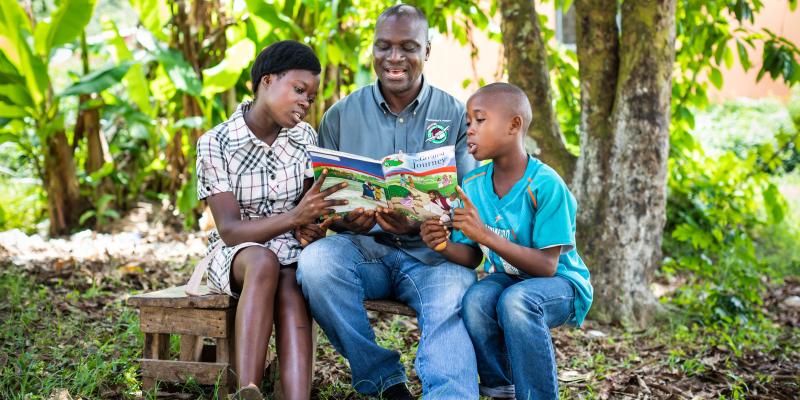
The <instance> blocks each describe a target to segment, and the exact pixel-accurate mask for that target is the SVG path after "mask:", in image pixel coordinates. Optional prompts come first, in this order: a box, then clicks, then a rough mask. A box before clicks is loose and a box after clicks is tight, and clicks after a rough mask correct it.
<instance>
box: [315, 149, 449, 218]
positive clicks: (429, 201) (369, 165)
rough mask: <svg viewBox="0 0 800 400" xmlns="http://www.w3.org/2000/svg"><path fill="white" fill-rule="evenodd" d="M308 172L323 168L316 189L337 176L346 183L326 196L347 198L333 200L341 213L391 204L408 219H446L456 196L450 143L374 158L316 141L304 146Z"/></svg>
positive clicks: (324, 187) (335, 179) (325, 185)
mask: <svg viewBox="0 0 800 400" xmlns="http://www.w3.org/2000/svg"><path fill="white" fill-rule="evenodd" d="M308 153H309V154H310V155H311V162H312V163H313V165H314V177H315V179H318V178H319V176H320V174H321V173H322V170H324V169H326V168H327V169H328V177H327V178H325V182H324V183H323V185H322V190H324V189H327V188H329V187H331V186H333V185H336V184H338V183H340V182H347V184H348V185H347V187H346V188H344V189H342V190H340V191H338V192H336V193H334V194H333V195H331V196H330V197H329V198H330V199H345V200H348V204H347V205H343V206H336V207H334V209H335V210H336V212H337V213H341V214H345V213H347V212H350V211H352V210H355V209H356V208H363V209H365V210H369V209H375V208H377V207H383V208H392V209H394V210H397V211H399V212H401V213H403V214H405V215H407V216H409V217H410V218H412V219H416V220H420V221H421V220H425V219H428V218H434V217H439V218H442V220H443V221H445V222H448V221H449V220H450V219H449V217H450V210H451V208H452V207H453V204H454V203H455V201H457V200H456V198H457V193H456V184H457V179H458V178H457V175H456V158H455V147H454V146H445V147H440V148H438V149H433V150H428V151H423V152H421V153H398V154H391V155H388V156H386V157H384V158H382V159H380V160H373V159H371V158H366V157H361V156H357V155H355V154H350V153H344V152H339V151H334V150H328V149H323V148H319V147H309V149H308Z"/></svg>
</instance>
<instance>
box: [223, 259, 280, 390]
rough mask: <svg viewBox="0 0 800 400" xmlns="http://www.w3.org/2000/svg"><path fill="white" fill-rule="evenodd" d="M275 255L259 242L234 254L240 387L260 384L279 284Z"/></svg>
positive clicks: (237, 359) (237, 368) (236, 334)
mask: <svg viewBox="0 0 800 400" xmlns="http://www.w3.org/2000/svg"><path fill="white" fill-rule="evenodd" d="M279 268H280V264H279V263H278V257H277V256H275V253H273V252H272V251H270V250H268V249H265V248H263V247H260V246H251V247H246V248H244V249H242V250H240V251H239V252H238V253H236V256H235V257H234V258H233V268H231V277H232V278H233V279H232V281H233V287H232V289H234V290H236V291H239V293H240V295H239V304H238V305H237V306H236V327H235V329H236V333H235V340H236V360H235V361H234V365H235V367H236V373H237V374H238V377H239V387H244V386H248V385H254V386H261V378H262V377H263V376H264V362H265V359H266V356H267V346H268V345H269V336H270V335H271V334H272V322H273V319H272V316H273V314H272V313H273V310H274V308H275V307H274V302H275V291H276V288H277V287H278V269H279Z"/></svg>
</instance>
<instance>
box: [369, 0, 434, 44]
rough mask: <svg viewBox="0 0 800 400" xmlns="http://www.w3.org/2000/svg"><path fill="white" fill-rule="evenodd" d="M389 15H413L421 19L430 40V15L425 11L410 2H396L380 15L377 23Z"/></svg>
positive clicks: (426, 36) (412, 16) (426, 37)
mask: <svg viewBox="0 0 800 400" xmlns="http://www.w3.org/2000/svg"><path fill="white" fill-rule="evenodd" d="M389 17H398V18H399V17H411V18H415V19H417V20H419V21H420V22H422V24H423V25H424V27H425V40H428V27H429V25H428V17H426V16H425V13H424V12H422V10H420V9H419V8H417V7H414V6H412V5H410V4H403V3H400V4H395V5H393V6H391V7H389V8H387V9H385V10H383V12H382V13H381V15H379V16H378V20H377V23H376V24H375V25H376V26H377V25H378V24H379V23H380V22H381V21H382V20H384V19H386V18H389Z"/></svg>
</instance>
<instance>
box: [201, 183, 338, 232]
mask: <svg viewBox="0 0 800 400" xmlns="http://www.w3.org/2000/svg"><path fill="white" fill-rule="evenodd" d="M325 176H327V170H326V171H323V172H322V175H321V176H320V179H319V180H317V181H316V182H315V183H314V184H313V185H312V186H311V187H310V188H309V189H308V190H307V191H306V192H305V193H304V195H303V197H302V198H301V199H300V201H299V202H298V203H297V206H296V207H295V208H293V209H292V210H290V211H288V212H285V213H282V214H276V215H273V216H271V217H269V218H261V219H257V220H249V221H245V220H242V219H241V215H240V209H239V203H238V202H237V201H236V198H235V197H234V196H233V193H231V192H222V193H217V194H215V195H213V196H211V197H209V198H208V199H207V201H208V206H209V207H210V208H211V214H212V215H213V216H214V221H215V222H216V224H217V230H218V231H219V235H220V237H222V240H223V241H224V242H225V244H226V245H228V246H235V245H237V244H241V243H244V242H258V243H264V242H267V241H269V240H270V239H272V238H274V237H276V236H278V235H280V234H283V233H285V232H289V231H291V230H293V229H295V228H298V227H301V226H303V225H308V224H312V223H314V222H316V221H317V219H319V217H320V216H323V215H327V214H332V213H333V212H334V211H333V209H332V208H331V207H333V206H336V205H343V204H347V200H326V199H325V198H326V197H328V196H330V195H331V194H333V193H335V192H337V191H339V190H341V189H343V188H345V187H346V186H347V184H346V183H341V184H339V185H336V186H331V187H330V188H328V189H326V190H324V191H321V192H320V187H321V186H322V182H323V181H324V180H325Z"/></svg>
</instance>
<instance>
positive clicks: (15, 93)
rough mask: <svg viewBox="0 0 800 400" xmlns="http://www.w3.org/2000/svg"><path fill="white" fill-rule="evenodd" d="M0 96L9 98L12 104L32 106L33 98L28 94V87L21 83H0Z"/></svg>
mask: <svg viewBox="0 0 800 400" xmlns="http://www.w3.org/2000/svg"><path fill="white" fill-rule="evenodd" d="M0 96H3V97H5V98H7V99H9V100H11V102H12V104H14V105H17V106H19V107H23V108H24V107H34V104H33V99H32V98H31V96H30V95H29V94H28V89H27V88H26V87H25V86H23V85H19V84H17V85H3V84H0Z"/></svg>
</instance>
